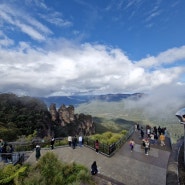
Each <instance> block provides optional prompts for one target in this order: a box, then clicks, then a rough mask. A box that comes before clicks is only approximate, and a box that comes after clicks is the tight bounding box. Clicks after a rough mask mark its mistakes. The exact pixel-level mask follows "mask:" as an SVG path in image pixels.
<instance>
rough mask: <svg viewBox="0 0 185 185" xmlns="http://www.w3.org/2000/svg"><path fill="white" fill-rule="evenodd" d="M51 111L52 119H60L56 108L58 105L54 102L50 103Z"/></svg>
mask: <svg viewBox="0 0 185 185" xmlns="http://www.w3.org/2000/svg"><path fill="white" fill-rule="evenodd" d="M49 111H50V114H51V120H52V121H58V119H59V116H58V112H57V109H56V105H55V104H54V103H53V104H51V105H50V107H49Z"/></svg>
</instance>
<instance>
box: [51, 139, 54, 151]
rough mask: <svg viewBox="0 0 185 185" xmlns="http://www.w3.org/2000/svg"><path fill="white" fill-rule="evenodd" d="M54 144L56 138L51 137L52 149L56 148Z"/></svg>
mask: <svg viewBox="0 0 185 185" xmlns="http://www.w3.org/2000/svg"><path fill="white" fill-rule="evenodd" d="M54 144H55V138H54V137H52V139H51V150H53V149H54Z"/></svg>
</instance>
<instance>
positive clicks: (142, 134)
mask: <svg viewBox="0 0 185 185" xmlns="http://www.w3.org/2000/svg"><path fill="white" fill-rule="evenodd" d="M143 138H144V131H143V129H142V128H141V139H143Z"/></svg>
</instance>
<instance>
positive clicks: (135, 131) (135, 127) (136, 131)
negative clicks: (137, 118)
mask: <svg viewBox="0 0 185 185" xmlns="http://www.w3.org/2000/svg"><path fill="white" fill-rule="evenodd" d="M135 132H137V123H136V124H135Z"/></svg>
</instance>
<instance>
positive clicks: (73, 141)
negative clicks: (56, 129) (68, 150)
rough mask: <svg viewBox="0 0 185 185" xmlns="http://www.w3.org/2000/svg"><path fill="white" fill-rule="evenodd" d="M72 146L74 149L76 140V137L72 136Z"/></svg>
mask: <svg viewBox="0 0 185 185" xmlns="http://www.w3.org/2000/svg"><path fill="white" fill-rule="evenodd" d="M72 145H73V149H75V148H76V145H77V138H76V136H74V137H73V139H72Z"/></svg>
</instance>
